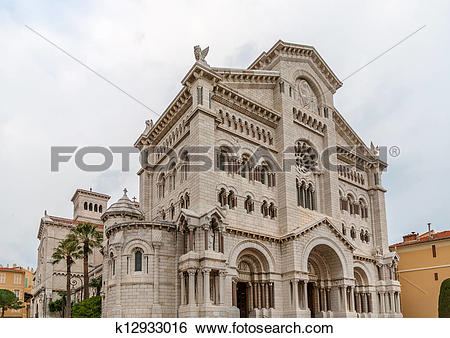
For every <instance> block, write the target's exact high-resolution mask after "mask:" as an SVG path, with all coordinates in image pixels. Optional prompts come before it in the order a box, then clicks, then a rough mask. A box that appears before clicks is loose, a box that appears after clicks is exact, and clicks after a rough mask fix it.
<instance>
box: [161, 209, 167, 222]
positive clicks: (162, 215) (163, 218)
mask: <svg viewBox="0 0 450 338" xmlns="http://www.w3.org/2000/svg"><path fill="white" fill-rule="evenodd" d="M161 218H162V220H163V221H165V220H166V212H165V211H164V209H161Z"/></svg>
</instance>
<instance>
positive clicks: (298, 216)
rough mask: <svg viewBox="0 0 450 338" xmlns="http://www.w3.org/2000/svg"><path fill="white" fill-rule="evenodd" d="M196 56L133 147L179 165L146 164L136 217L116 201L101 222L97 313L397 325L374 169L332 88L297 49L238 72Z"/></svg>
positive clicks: (277, 48) (315, 62) (321, 65)
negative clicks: (373, 320)
mask: <svg viewBox="0 0 450 338" xmlns="http://www.w3.org/2000/svg"><path fill="white" fill-rule="evenodd" d="M206 52H207V51H201V49H200V48H198V47H196V50H195V55H196V59H197V62H196V63H195V64H194V66H193V67H192V68H191V69H190V71H189V72H188V74H187V75H186V76H185V77H184V79H183V81H182V84H183V89H182V90H181V91H180V93H179V94H178V95H177V97H176V98H175V99H174V100H173V101H172V103H171V104H170V106H169V107H168V108H167V110H166V111H165V112H164V113H163V115H162V117H161V118H160V119H159V120H158V121H157V123H156V124H154V125H153V122H150V121H147V127H146V129H145V131H144V132H143V134H142V135H141V136H140V137H139V139H138V141H137V142H136V144H135V146H136V147H138V148H139V149H141V150H148V149H149V147H151V146H164V147H167V148H171V149H174V150H175V153H177V155H178V158H177V159H169V156H167V155H165V154H164V153H159V154H151V155H149V157H148V158H149V162H150V163H151V164H153V165H154V164H164V165H165V166H164V168H162V169H158V170H141V171H140V172H139V173H138V175H139V177H140V208H139V213H136V210H137V209H136V210H131V209H133V208H132V206H131V203H132V202H131V201H129V200H128V198H127V197H126V196H124V197H123V198H122V199H121V200H120V201H122V202H120V201H119V202H120V203H119V202H118V204H117V205H116V206H114V205H113V206H114V208H113V206H111V207H110V208H109V209H108V211H107V212H106V213H105V214H104V215H103V216H102V218H103V220H104V222H105V223H104V224H105V226H104V231H105V232H104V234H105V236H104V264H103V281H104V284H103V296H104V305H103V316H104V317H161V316H164V317H206V316H208V317H239V316H241V317H310V316H313V317H401V310H400V301H399V299H400V297H399V295H400V284H399V282H398V281H397V278H396V275H397V273H396V265H397V261H398V257H397V256H395V255H394V254H392V253H390V252H389V249H388V241H387V224H386V214H385V213H386V212H385V200H384V193H385V192H386V190H385V189H384V188H383V187H382V185H381V174H382V170H383V169H384V168H385V167H386V163H384V162H383V161H382V160H380V159H379V158H378V156H377V150H376V149H375V147H373V146H371V147H370V148H368V147H366V146H365V145H364V143H363V142H362V141H361V140H360V138H359V137H358V136H357V135H356V133H355V132H354V131H353V130H352V129H351V127H350V126H349V125H348V124H347V122H346V121H345V120H344V118H343V117H342V115H341V114H340V113H339V112H338V111H337V109H336V108H335V107H334V104H333V94H334V93H335V91H336V90H337V89H338V88H339V87H340V86H341V85H342V84H341V82H340V81H339V79H337V77H336V76H335V75H334V74H333V72H332V71H331V69H330V68H329V67H328V66H327V65H326V63H325V62H324V61H323V60H322V58H321V57H320V55H319V54H318V53H317V52H316V50H315V49H314V48H312V47H309V46H301V45H296V44H290V43H285V42H282V41H279V42H277V43H276V44H275V45H274V46H273V47H272V48H271V49H270V50H269V51H268V52H267V53H263V54H261V56H260V57H259V58H258V59H257V60H256V61H255V62H254V63H253V64H252V65H251V66H250V67H249V68H248V69H225V68H216V67H210V66H209V65H208V64H207V63H206V61H205V60H204V59H205V54H206ZM192 146H204V147H206V148H205V150H204V151H200V150H199V149H193V148H192ZM288 149H291V150H292V149H293V151H291V152H290V153H288V154H287V153H286V150H288ZM199 153H202V154H203V155H204V153H206V154H207V157H208V158H209V159H210V161H209V162H211V165H210V166H209V168H207V169H204V168H203V169H201V170H196V169H195V165H196V164H198V163H194V162H196V161H197V162H198V161H200V162H204V161H203V160H198V157H197V160H195V156H196V154H199ZM186 155H187V156H186ZM283 159H288V160H290V161H291V162H292V161H294V162H293V163H294V165H292V166H291V167H289V168H288V169H287V170H277V169H276V167H277V166H276V164H277V163H278V164H280V163H283ZM326 159H329V161H328V162H330V163H331V164H332V165H329V164H328V163H327V161H326ZM134 205H135V203H134ZM120 210H122V212H120ZM130 210H131V211H130Z"/></svg>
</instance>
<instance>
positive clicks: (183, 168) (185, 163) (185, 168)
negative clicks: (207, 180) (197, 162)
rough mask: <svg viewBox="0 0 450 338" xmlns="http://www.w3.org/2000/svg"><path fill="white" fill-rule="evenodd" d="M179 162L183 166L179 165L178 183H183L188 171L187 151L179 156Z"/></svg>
mask: <svg viewBox="0 0 450 338" xmlns="http://www.w3.org/2000/svg"><path fill="white" fill-rule="evenodd" d="M180 158H181V160H182V161H183V164H182V165H181V175H180V182H183V181H185V180H187V176H188V171H189V155H188V152H187V151H184V152H183V153H182V154H181V157H180Z"/></svg>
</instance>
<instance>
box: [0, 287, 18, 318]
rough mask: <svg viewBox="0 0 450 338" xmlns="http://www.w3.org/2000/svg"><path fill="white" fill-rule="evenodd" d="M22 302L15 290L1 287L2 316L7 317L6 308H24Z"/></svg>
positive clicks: (0, 304) (0, 303) (0, 307)
mask: <svg viewBox="0 0 450 338" xmlns="http://www.w3.org/2000/svg"><path fill="white" fill-rule="evenodd" d="M23 307H24V306H23V305H22V302H21V301H20V300H18V299H17V297H16V295H15V294H14V292H11V291H9V290H5V289H0V309H1V316H0V317H1V318H3V317H5V312H6V310H9V309H13V310H18V309H21V308H23Z"/></svg>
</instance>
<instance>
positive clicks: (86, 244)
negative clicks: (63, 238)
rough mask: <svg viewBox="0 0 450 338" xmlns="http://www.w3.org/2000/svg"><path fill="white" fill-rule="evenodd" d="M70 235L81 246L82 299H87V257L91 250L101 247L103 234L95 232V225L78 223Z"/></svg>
mask: <svg viewBox="0 0 450 338" xmlns="http://www.w3.org/2000/svg"><path fill="white" fill-rule="evenodd" d="M72 233H73V234H74V235H75V236H76V238H77V240H78V243H79V244H80V246H81V252H80V254H81V255H82V257H83V275H84V278H83V279H84V281H83V299H88V298H89V271H88V268H89V255H90V254H92V249H93V248H99V247H100V246H101V245H102V239H103V234H102V233H101V232H100V231H98V230H97V227H96V226H95V225H92V224H90V223H80V224H78V225H77V226H76V227H75V228H74V229H72Z"/></svg>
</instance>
